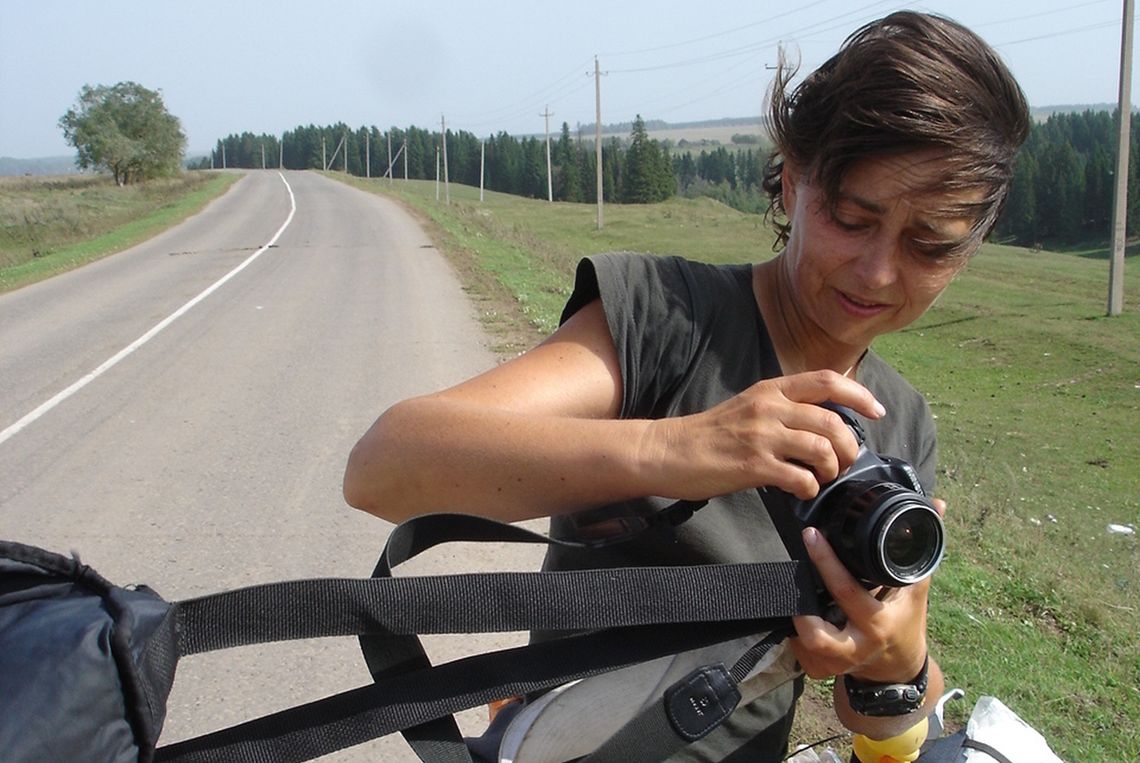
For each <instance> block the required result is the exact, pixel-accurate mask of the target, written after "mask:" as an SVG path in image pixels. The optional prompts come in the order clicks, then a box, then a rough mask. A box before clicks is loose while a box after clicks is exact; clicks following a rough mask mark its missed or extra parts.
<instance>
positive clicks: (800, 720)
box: [788, 680, 851, 760]
mask: <svg viewBox="0 0 1140 763" xmlns="http://www.w3.org/2000/svg"><path fill="white" fill-rule="evenodd" d="M832 737H838V738H837V739H832ZM788 739H789V750H795V749H796V748H797V747H800V746H801V745H815V744H819V743H821V742H822V741H823V740H825V739H830V740H831V741H829V742H827V744H826V746H830V747H831V749H833V750H835V751H836V752H837V753H839V757H840V759H842V760H847V759H848V757H849V756H850V755H851V733H850V732H849V731H848V730H847V729H846V728H844V727H843V724H841V723H840V722H839V719H838V718H836V717H835V711H834V710H833V709H832V707H831V683H830V682H826V683H825V682H821V681H810V680H809V681H808V682H807V685H806V686H805V687H804V693H803V694H802V695H801V696H800V701H799V704H798V705H797V706H796V720H795V722H794V723H793V724H792V733H791V734H790V735H789V738H788ZM824 747H825V745H824V744H819V746H818V747H816V748H815V750H816V752H819V751H820V750H822V749H823V748H824Z"/></svg>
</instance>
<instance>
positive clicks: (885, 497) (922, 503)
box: [764, 403, 946, 587]
mask: <svg viewBox="0 0 1140 763" xmlns="http://www.w3.org/2000/svg"><path fill="white" fill-rule="evenodd" d="M823 407H824V408H827V409H829V410H831V411H834V412H835V413H837V414H839V416H840V417H841V418H842V419H843V422H844V423H845V424H847V426H848V427H850V428H851V431H852V432H853V433H854V434H855V439H856V440H857V441H858V442H859V454H858V456H857V457H856V459H855V463H853V464H852V465H851V467H850V468H849V469H847V471H845V472H844V473H843V474H842V475H840V476H839V478H838V479H836V480H835V481H834V482H830V483H828V484H827V485H824V486H823V487H822V488H821V489H820V491H819V495H817V496H816V497H815V498H813V499H811V500H808V501H801V500H799V499H797V498H796V497H795V496H793V495H789V494H788V493H785V492H783V491H781V490H776V489H774V488H769V489H765V490H764V497H765V501H766V502H768V504H769V505H770V506H771V508H772V510H773V511H790V512H792V514H794V515H795V517H796V519H798V520H799V521H800V522H801V523H802V524H803V525H804V526H805V527H807V526H811V527H815V528H817V529H819V531H820V532H822V533H823V535H824V537H825V538H827V542H828V543H830V544H831V546H832V548H834V549H835V553H836V554H837V555H838V556H839V558H840V560H842V561H843V563H844V564H845V565H846V566H847V569H848V570H850V571H851V574H853V575H854V576H855V577H857V578H859V579H860V581H862V582H863V584H864V585H867V586H868V587H873V586H891V587H899V586H904V585H910V584H911V583H917V582H918V581H920V580H922V579H923V578H926V577H928V576H930V575H931V574H933V573H934V570H935V569H936V568H937V567H938V564H939V563H940V562H941V561H942V555H943V553H944V552H945V549H946V530H945V527H944V526H943V524H942V517H940V516H939V515H938V512H937V511H936V510H935V508H934V504H933V503H931V501H930V499H929V498H927V497H926V494H925V493H924V492H923V490H922V485H921V484H920V483H919V481H918V475H917V474H916V473H915V471H914V467H912V466H911V465H910V464H908V463H907V462H905V461H903V460H901V459H898V458H891V457H889V456H880V455H878V454H876V453H873V452H872V451H871V450H869V449H868V448H867V446H866V445H865V441H866V439H867V438H866V434H865V433H864V432H863V427H862V426H860V424H859V422H858V420H857V419H856V418H855V414H854V412H852V411H851V410H850V409H848V408H844V407H843V406H840V405H835V404H831V403H827V404H824V405H823ZM773 499H774V500H773Z"/></svg>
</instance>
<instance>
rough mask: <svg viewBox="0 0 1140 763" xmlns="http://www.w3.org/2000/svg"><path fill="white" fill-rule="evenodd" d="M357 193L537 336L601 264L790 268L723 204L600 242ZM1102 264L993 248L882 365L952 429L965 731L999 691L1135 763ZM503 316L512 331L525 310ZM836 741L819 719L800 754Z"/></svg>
mask: <svg viewBox="0 0 1140 763" xmlns="http://www.w3.org/2000/svg"><path fill="white" fill-rule="evenodd" d="M341 177H343V176H341ZM349 182H353V183H354V184H355V185H358V186H360V187H364V188H366V189H368V190H372V191H376V192H381V193H392V194H393V195H394V196H395V197H396V198H398V199H399V200H401V201H402V202H403V203H405V204H407V205H409V206H410V207H412V208H414V209H416V210H418V211H419V213H420V214H422V215H424V216H425V217H427V218H430V220H432V221H433V222H434V223H435V225H436V226H437V228H436V231H437V235H438V237H439V241H440V243H441V246H442V247H443V248H444V249H445V250H446V251H448V252H449V254H450V256H451V257H452V259H453V261H454V262H455V263H456V267H457V268H458V270H459V271H460V272H461V273H471V272H476V271H483V272H489V273H491V274H493V276H494V278H495V279H496V281H497V284H498V285H501V286H503V287H505V290H504V292H503V293H507V294H509V295H510V296H511V297H513V300H514V304H515V305H516V306H517V314H519V315H521V316H523V319H524V320H525V321H528V322H530V323H531V324H532V325H533V327H534V331H533V334H534V335H535V336H541V335H542V334H544V333H546V332H549V331H550V330H552V329H553V327H554V326H555V325H556V321H557V315H558V312H559V311H560V309H561V306H562V302H563V300H564V299H565V297H566V295H567V293H568V289H569V286H570V283H571V279H572V274H573V268H574V266H575V263H576V262H577V260H578V259H579V258H580V257H581V256H583V255H586V254H590V253H594V252H600V251H606V250H615V249H634V250H640V251H649V252H654V253H657V254H680V255H684V256H687V257H692V258H695V259H700V260H707V261H713V262H741V261H755V260H757V259H760V258H765V257H768V256H771V243H772V236H771V234H770V233H769V232H768V230H767V228H766V226H765V225H764V223H763V221H762V219H761V218H759V217H757V216H753V215H744V214H741V213H738V212H735V211H733V210H731V209H728V208H727V207H724V206H722V205H720V204H717V203H715V202H710V201H708V200H682V199H674V200H671V201H668V202H665V203H662V204H657V205H649V206H636V207H635V206H617V205H609V206H607V207H606V208H605V226H604V228H603V230H601V231H598V230H597V229H596V217H595V215H596V211H595V207H593V206H588V205H574V204H562V203H556V204H549V203H546V202H544V201H534V200H527V199H520V198H517V197H510V196H504V195H499V194H494V193H488V194H486V201H485V202H483V203H480V202H479V199H478V190H477V189H471V188H465V187H461V186H456V185H452V186H451V202H452V203H451V204H450V206H447V205H444V204H443V203H442V202H437V201H436V198H435V186H434V184H433V183H430V182H411V183H407V184H404V183H396V184H395V186H393V190H392V191H389V186H388V184H387V183H386V182H383V181H362V180H350V181H349ZM1084 255H1086V256H1081V254H1060V253H1052V252H1030V251H1028V250H1024V249H1019V248H1011V247H1003V246H996V245H987V246H986V247H984V248H983V250H982V251H981V252H980V253H979V254H978V255H977V257H976V258H975V260H974V262H972V263H971V264H970V266H969V267H968V268H967V270H966V272H965V273H964V274H963V275H962V276H961V277H960V278H959V279H958V281H957V282H956V283H955V284H954V285H952V286H951V288H950V289H949V290H948V291H947V293H946V294H945V295H943V297H942V299H941V300H940V301H939V303H938V304H937V305H936V306H935V307H934V308H933V309H932V310H931V311H930V312H929V313H928V314H927V315H926V316H924V317H923V319H922V320H920V321H919V322H918V323H917V324H915V325H914V326H912V327H910V328H909V329H907V330H906V331H903V332H900V333H898V334H895V335H892V336H889V337H883V338H882V339H881V340H880V341H879V342H878V343H877V345H876V349H877V350H878V351H879V352H880V353H881V354H883V355H884V356H885V357H886V358H887V359H888V360H889V361H890V362H891V363H893V364H894V365H895V366H896V367H897V368H898V369H899V370H900V371H901V372H902V373H904V374H905V375H906V376H907V377H908V378H909V379H910V380H911V381H912V383H914V384H915V386H916V387H918V388H919V389H920V390H921V391H922V392H923V393H924V394H925V395H926V396H927V398H928V399H929V401H930V403H931V405H932V408H933V411H934V414H935V415H936V416H937V420H938V425H939V432H940V447H941V458H940V473H939V483H940V484H939V494H940V495H941V496H942V497H943V498H945V499H946V500H947V501H948V503H949V505H950V509H949V513H948V516H947V520H948V527H949V532H950V545H949V553H948V555H947V559H946V561H945V563H944V565H943V567H942V568H941V570H940V571H939V574H938V576H937V577H936V582H935V592H934V594H933V597H932V604H931V619H930V633H931V636H932V639H933V641H934V644H935V646H934V648H935V650H936V653H937V655H938V657H939V660H940V661H941V663H942V665H943V668H944V670H945V671H946V673H947V677H948V682H949V684H950V685H951V686H960V687H962V688H964V689H965V690H966V692H967V697H968V698H969V699H968V701H967V702H960V703H958V707H956V708H953V707H952V709H951V710H950V712H949V715H950V716H951V720H952V721H953V722H957V723H961V722H963V721H964V719H965V717H966V716H967V715H968V713H969V709H970V708H971V707H972V706H973V702H974V701H976V700H977V698H978V697H979V696H981V695H984V694H990V695H994V696H997V697H998V698H999V699H1001V700H1002V701H1003V702H1005V703H1006V704H1007V705H1009V706H1010V707H1011V708H1013V709H1014V710H1015V711H1016V712H1018V713H1019V714H1020V715H1021V716H1022V717H1023V718H1025V719H1026V720H1027V721H1028V722H1029V723H1030V724H1031V725H1033V726H1034V727H1035V728H1037V729H1038V730H1040V731H1041V732H1042V733H1043V734H1044V735H1045V736H1046V738H1047V739H1048V740H1049V741H1050V743H1051V745H1052V746H1053V748H1054V750H1055V751H1056V752H1057V753H1058V754H1059V755H1061V756H1062V757H1063V758H1064V759H1066V760H1071V761H1077V760H1079V761H1105V762H1106V763H1121V762H1123V761H1135V760H1140V637H1138V635H1137V634H1138V632H1140V582H1138V581H1137V571H1138V570H1140V545H1138V542H1137V536H1136V535H1124V534H1116V533H1113V532H1110V531H1109V525H1110V524H1112V525H1131V526H1133V527H1140V435H1138V432H1140V311H1138V310H1137V309H1136V307H1135V304H1136V301H1137V299H1138V297H1137V296H1136V295H1137V289H1138V288H1140V277H1138V275H1137V273H1136V266H1137V263H1136V260H1135V259H1134V258H1130V260H1129V262H1128V272H1127V274H1126V284H1125V293H1126V295H1129V294H1130V295H1133V296H1132V297H1131V298H1130V299H1131V303H1132V307H1130V308H1127V309H1126V311H1125V314H1124V315H1122V316H1119V317H1116V318H1111V319H1109V318H1105V317H1103V316H1104V313H1105V304H1106V295H1107V280H1108V276H1107V273H1108V265H1107V262H1106V261H1105V259H1104V255H1103V252H1098V251H1095V250H1094V251H1088V252H1084ZM473 288H474V289H475V290H476V292H477V293H476V296H477V298H478V299H481V300H485V301H487V302H489V303H493V302H494V296H493V294H491V293H489V292H488V291H487V289H488V288H489V287H487V286H486V285H484V286H479V285H477V284H476V285H475V286H473ZM486 312H487V314H488V315H489V317H490V318H491V319H492V320H506V318H504V315H505V314H506V313H509V312H510V306H509V305H507V306H503V305H499V306H497V307H496V308H495V309H494V310H490V309H488V310H486ZM514 336H515V337H518V336H519V334H518V333H517V332H516V333H515V334H514ZM512 349H513V348H512ZM888 407H889V402H888ZM825 693H826V687H825V686H817V687H814V688H813V690H812V691H811V692H809V694H812V695H813V696H814V697H815V698H816V700H818V698H819V696H821V695H823V694H825ZM816 704H818V702H817V703H816ZM806 714H807V715H809V716H810V715H811V714H812V703H811V702H809V703H808V704H807V713H806ZM826 727H827V721H826V719H818V718H817V719H813V718H811V717H809V718H806V719H805V720H804V721H802V722H801V723H800V724H799V726H798V728H797V733H798V734H799V735H800V736H801V737H802V738H801V739H800V740H799V741H811V740H812V739H813V738H814V736H813V735H817V734H820V733H823V731H825V730H826Z"/></svg>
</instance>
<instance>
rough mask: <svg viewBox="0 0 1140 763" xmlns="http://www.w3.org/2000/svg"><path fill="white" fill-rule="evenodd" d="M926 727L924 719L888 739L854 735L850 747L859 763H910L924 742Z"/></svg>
mask: <svg viewBox="0 0 1140 763" xmlns="http://www.w3.org/2000/svg"><path fill="white" fill-rule="evenodd" d="M927 725H928V724H927V720H926V718H923V719H922V720H921V721H919V722H918V723H916V724H915V725H913V726H911V727H910V728H909V729H907V730H906V731H904V732H903V733H901V734H899V735H898V736H893V737H891V738H890V739H869V738H867V737H865V736H863V735H862V734H856V735H855V738H854V739H853V740H852V744H851V746H852V748H853V749H854V751H855V757H856V758H858V759H859V761H860V763H912V761H914V760H915V759H916V758H917V757H918V753H919V752H920V749H921V747H922V743H923V742H924V741H926V729H927Z"/></svg>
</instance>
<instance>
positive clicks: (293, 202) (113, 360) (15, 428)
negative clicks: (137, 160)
mask: <svg viewBox="0 0 1140 763" xmlns="http://www.w3.org/2000/svg"><path fill="white" fill-rule="evenodd" d="M277 174H278V175H279V176H280V178H281V182H282V183H284V184H285V190H286V191H288V192H289V216H288V217H286V218H285V222H283V223H282V224H281V227H280V228H278V229H277V232H276V233H274V234H273V238H271V239H269V241H268V243H266V244H265V245H264V246H263V247H261V248H260V249H258V250H257V251H256V252H254V253H253V254H251V255H250V256H249V257H248V258H246V260H245V261H244V262H242V263H241V264H240V265H238V266H237V267H236V268H234V269H233V270H231V271H230V272H228V273H226V274H225V275H224V276H222V277H221V278H220V279H218V280H217V281H216V282H214V283H213V284H212V285H211V286H209V287H208V288H207V289H206V290H205V291H203V292H202V293H201V294H199V295H198V296H196V297H194V298H193V299H192V300H190V301H189V302H187V303H186V304H185V305H183V306H182V307H180V308H178V309H177V310H175V311H174V312H173V313H171V314H170V315H168V316H167V317H166V318H164V319H163V320H162V321H160V322H159V323H157V324H156V325H155V326H154V328H152V329H151V330H150V331H148V332H146V333H145V334H143V335H142V336H140V337H139V338H138V339H136V340H135V341H133V342H131V343H130V344H129V345H127V346H126V347H124V348H123V349H121V350H119V351H118V352H117V353H115V354H114V355H112V356H111V357H110V358H108V359H107V360H105V361H103V363H102V364H101V365H100V366H99V367H98V368H96V369H95V370H94V371H92V372H91V373H89V374H87V375H86V376H84V377H83V378H81V379H80V380H79V381H77V382H75V383H74V384H72V385H71V386H70V387H68V388H67V389H65V390H63V391H62V392H60V393H58V394H57V395H56V396H55V397H53V398H51V399H50V400H48V401H47V402H45V403H43V404H42V405H40V406H39V407H38V408H36V409H35V410H34V411H32V412H31V413H29V414H27V415H26V416H24V417H23V418H22V419H20V420H19V421H17V422H16V423H15V424H12V425H11V426H10V427H8V428H7V429H5V430H3V431H2V432H0V443H3V442H4V441H5V440H7V439H8V438H10V437H12V436H13V435H14V434H16V433H17V432H19V431H20V430H22V429H25V428H26V427H28V426H29V425H30V424H32V423H34V422H35V421H36V420H37V419H38V418H40V417H41V416H43V415H44V414H45V413H47V412H48V411H50V410H51V409H52V408H55V407H56V406H57V405H59V404H60V403H62V402H63V401H64V400H66V399H67V398H69V397H71V396H72V395H74V394H75V393H76V392H78V391H79V390H81V389H83V388H84V387H86V386H87V385H88V384H90V383H91V382H93V381H95V380H96V379H98V378H99V377H100V376H102V375H103V374H104V373H106V372H107V371H109V370H110V369H111V368H113V367H114V366H115V365H116V364H118V363H119V361H121V360H122V359H123V358H125V357H127V356H128V355H130V354H131V353H132V352H134V351H135V350H137V349H138V348H140V347H142V346H143V345H144V344H146V343H147V342H149V341H150V340H151V339H153V338H154V337H155V336H156V335H157V334H158V333H159V332H160V331H162V330H163V329H164V328H166V327H167V326H169V325H170V324H171V323H174V321H176V320H178V319H179V318H181V317H182V316H183V315H185V314H186V313H187V312H189V311H190V309H191V308H192V307H194V306H195V305H197V304H198V303H199V302H201V301H202V300H204V299H205V298H206V297H208V296H210V295H211V294H213V293H214V292H215V291H217V290H218V289H220V288H221V287H222V284H224V283H225V282H226V281H228V280H230V279H231V278H233V277H234V276H236V275H237V274H238V273H240V272H241V271H243V270H245V268H246V266H247V265H249V264H250V263H251V262H253V261H254V260H256V259H257V258H258V257H260V256H261V255H262V253H263V252H265V251H266V250H267V249H269V248H270V247H271V246H273V245H274V244H275V243H277V239H279V238H280V237H281V234H282V233H284V232H285V229H286V228H288V227H289V223H291V222H293V215H294V214H295V213H296V212H297V199H296V198H295V197H294V196H293V189H292V187H290V185H289V181H288V180H286V179H285V175H283V174H282V173H280V172H278V173H277Z"/></svg>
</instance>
